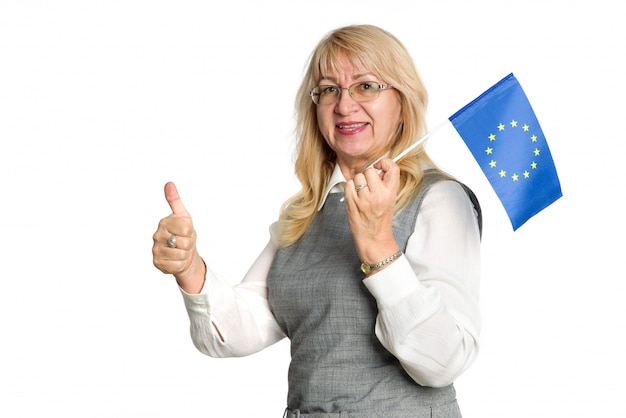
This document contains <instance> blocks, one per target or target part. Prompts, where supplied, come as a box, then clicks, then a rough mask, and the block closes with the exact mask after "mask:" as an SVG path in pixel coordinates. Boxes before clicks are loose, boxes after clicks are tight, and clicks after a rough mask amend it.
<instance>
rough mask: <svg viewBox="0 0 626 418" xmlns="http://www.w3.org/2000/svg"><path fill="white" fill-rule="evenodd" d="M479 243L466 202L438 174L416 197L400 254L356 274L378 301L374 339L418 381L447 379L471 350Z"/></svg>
mask: <svg viewBox="0 0 626 418" xmlns="http://www.w3.org/2000/svg"><path fill="white" fill-rule="evenodd" d="M479 247H480V236H479V232H478V227H477V224H476V217H475V213H474V209H473V207H472V204H471V202H470V201H469V199H468V198H467V195H466V194H465V192H464V191H463V189H462V188H461V186H460V185H458V184H457V183H456V182H450V181H448V182H442V183H439V184H437V185H435V186H433V187H432V188H431V190H430V191H429V192H428V193H427V194H426V196H425V198H424V201H423V202H422V207H421V210H420V213H419V216H418V218H417V224H416V227H415V232H414V233H413V235H412V236H411V237H410V239H409V242H408V244H407V249H406V252H405V257H401V258H400V259H398V260H396V261H395V262H394V263H392V264H391V265H390V266H388V267H387V268H385V269H383V270H381V271H379V272H377V273H375V274H373V275H371V276H370V277H368V278H366V279H365V280H364V284H365V285H366V286H367V288H368V289H369V290H370V292H371V293H372V294H373V295H374V297H375V298H376V300H377V303H378V309H379V314H378V317H377V321H376V335H377V337H378V339H379V340H380V341H381V343H382V344H383V346H385V348H387V349H388V350H389V351H390V352H391V353H393V354H394V355H395V356H396V357H397V358H398V359H399V360H400V362H401V363H402V365H403V367H404V368H405V370H406V371H407V373H408V374H409V375H410V376H411V377H412V378H413V379H414V380H415V381H416V382H418V383H420V384H422V385H426V386H434V387H441V386H446V385H448V384H450V383H452V382H453V381H454V380H455V379H456V378H457V377H458V376H459V375H460V374H461V373H462V372H463V371H464V370H466V369H467V368H468V367H469V366H470V365H471V363H472V362H473V361H474V359H475V357H476V354H477V350H478V333H479V330H480V314H479V310H478V287H479V280H480V248H479Z"/></svg>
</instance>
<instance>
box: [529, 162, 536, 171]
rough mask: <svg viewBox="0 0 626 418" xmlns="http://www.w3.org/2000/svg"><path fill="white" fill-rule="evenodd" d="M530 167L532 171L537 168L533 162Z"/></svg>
mask: <svg viewBox="0 0 626 418" xmlns="http://www.w3.org/2000/svg"><path fill="white" fill-rule="evenodd" d="M530 166H531V167H532V169H533V170H534V169H535V168H537V163H536V162H534V161H533V162H532V163H531V164H530Z"/></svg>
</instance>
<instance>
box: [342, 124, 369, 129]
mask: <svg viewBox="0 0 626 418" xmlns="http://www.w3.org/2000/svg"><path fill="white" fill-rule="evenodd" d="M363 125H365V124H364V123H352V124H350V125H339V127H340V128H341V129H355V128H358V127H360V126H363Z"/></svg>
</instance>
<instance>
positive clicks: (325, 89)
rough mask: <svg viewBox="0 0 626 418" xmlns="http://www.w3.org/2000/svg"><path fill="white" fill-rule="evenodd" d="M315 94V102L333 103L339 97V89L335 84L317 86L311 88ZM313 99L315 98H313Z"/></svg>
mask: <svg viewBox="0 0 626 418" xmlns="http://www.w3.org/2000/svg"><path fill="white" fill-rule="evenodd" d="M313 91H314V92H315V93H316V96H317V102H316V103H317V104H322V105H323V104H331V103H335V102H336V101H337V99H338V98H339V92H340V91H341V89H340V88H339V87H337V86H330V85H329V86H318V87H315V88H314V89H313ZM313 101H315V100H313Z"/></svg>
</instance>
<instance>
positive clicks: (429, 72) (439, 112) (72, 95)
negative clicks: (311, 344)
mask: <svg viewBox="0 0 626 418" xmlns="http://www.w3.org/2000/svg"><path fill="white" fill-rule="evenodd" d="M353 23H372V24H376V25H379V26H381V27H383V28H385V29H388V30H389V31H391V32H392V33H394V34H395V35H396V36H398V37H399V38H400V39H401V40H402V41H403V42H404V43H405V45H406V47H407V48H408V49H409V50H410V52H411V54H412V55H413V57H414V59H415V62H416V64H417V66H418V68H419V69H420V72H421V74H422V76H423V78H424V80H425V82H426V85H427V87H428V89H429V93H430V97H431V105H430V111H429V115H428V117H429V125H430V126H431V127H434V126H436V125H438V124H439V123H440V122H441V121H444V120H445V119H446V118H447V117H448V116H450V115H451V114H452V113H454V112H455V111H456V110H458V109H459V108H460V107H462V106H463V105H465V104H466V103H467V102H469V101H470V100H472V99H473V98H474V97H476V96H477V95H478V94H480V93H481V92H482V91H484V90H485V89H486V88H488V87H489V86H491V85H492V84H494V83H495V82H496V81H498V80H500V78H502V77H504V76H505V75H506V74H508V73H509V72H513V73H515V75H516V77H517V78H518V79H519V81H520V83H521V84H522V86H523V87H524V89H525V91H526V93H527V95H528V97H529V99H530V101H531V103H532V104H533V107H534V109H535V112H536V113H537V116H538V118H539V120H540V122H541V124H542V127H543V131H544V133H545V135H546V137H547V139H548V142H549V144H550V148H551V151H552V154H553V157H554V160H555V163H556V166H557V169H558V172H559V175H560V178H561V184H562V188H563V193H564V197H563V198H561V199H560V200H558V201H557V202H556V203H555V204H553V205H552V206H550V207H548V208H547V209H546V210H544V211H543V212H541V213H540V214H539V215H537V216H536V217H534V218H532V219H531V220H530V221H529V222H528V223H527V224H526V225H524V226H522V227H521V228H520V229H519V230H518V231H517V232H513V231H512V228H511V226H510V224H509V221H508V218H507V217H506V214H505V212H504V210H503V208H502V207H501V205H500V203H499V201H498V200H497V198H496V197H495V194H494V193H493V191H492V190H491V189H490V187H489V184H488V183H487V181H486V179H485V178H484V177H483V176H482V174H481V172H480V169H479V167H478V165H477V164H476V163H475V162H474V161H473V159H472V157H471V154H469V152H468V151H467V149H466V148H465V145H464V144H463V143H462V141H461V139H460V138H459V137H458V136H456V134H454V132H449V131H448V132H446V130H443V131H440V133H439V134H437V135H435V136H433V137H432V138H431V139H430V142H429V145H428V150H429V151H430V152H431V154H432V156H433V157H434V158H435V160H437V161H438V162H439V163H440V164H441V165H442V166H443V167H444V168H446V169H448V170H450V171H452V172H453V173H454V174H455V175H457V176H458V177H459V178H461V179H462V180H463V181H465V182H466V183H467V184H468V185H469V186H470V187H472V188H473V189H474V191H475V192H476V193H477V194H478V196H479V198H480V200H481V203H482V206H483V210H484V217H485V230H484V236H483V264H484V269H483V280H482V290H481V304H482V311H483V316H484V327H483V333H482V351H481V354H480V357H479V359H478V360H477V362H476V363H475V364H474V365H473V366H472V368H470V370H469V371H467V372H466V374H464V375H463V376H462V377H461V378H460V379H459V380H458V382H457V391H458V398H459V402H460V404H461V407H462V410H463V412H464V416H466V417H470V418H471V417H481V418H482V417H498V418H501V417H529V416H532V417H555V416H558V417H617V416H623V413H624V412H623V411H624V409H625V408H624V405H623V403H624V401H623V399H624V390H625V389H626V386H625V384H624V376H623V375H624V372H625V371H626V370H625V362H624V353H625V352H626V347H625V346H624V345H625V344H624V338H623V337H622V334H623V332H624V330H625V328H626V327H625V326H624V318H625V314H626V308H625V302H624V296H625V293H626V285H625V284H624V280H625V279H626V275H625V274H624V269H623V260H624V256H626V251H625V249H626V244H625V242H624V232H626V227H625V221H624V214H623V211H621V210H620V209H619V205H620V204H621V202H623V197H622V196H621V195H622V194H623V191H624V185H623V176H624V167H623V161H624V158H623V155H622V153H623V151H624V146H623V142H624V133H623V132H624V131H623V125H624V122H623V121H624V98H625V97H626V89H625V83H624V74H625V73H626V66H625V64H624V59H623V57H624V41H625V40H626V30H625V29H624V28H625V26H624V24H623V14H622V12H621V7H620V6H619V2H618V1H608V0H594V1H571V0H570V1H554V0H552V1H550V0H548V1H523V2H522V1H520V2H513V1H496V0H493V1H486V0H481V1H451V0H444V1H436V2H435V1H429V2H427V1H407V0H399V1H395V0H386V1H365V0H354V1H339V0H332V1H327V0H316V1H310V2H304V1H293V0H292V1H253V0H249V1H214V2H210V1H205V2H202V1H187V0H179V1H173V0H160V1H147V0H144V1H137V0H124V1H121V0H114V1H89V0H85V1H78V0H74V1H71V0H70V1H43V0H42V1H29V0H15V1H6V0H4V1H2V0H0V145H1V147H0V181H1V184H0V186H1V191H0V257H1V269H0V275H1V276H0V335H1V341H2V343H0V385H1V386H0V416H2V417H11V418H13V417H82V418H84V417H151V418H156V417H192V416H194V417H198V416H204V417H239V416H251V417H279V416H281V415H282V411H283V408H284V406H285V400H286V371H287V366H288V361H289V347H288V343H287V342H286V341H283V342H281V343H279V344H277V345H275V346H273V347H270V348H269V349H267V350H265V351H264V352H262V353H259V354H256V355H253V356H250V357H247V358H241V359H211V358H208V357H205V356H203V355H202V354H200V353H199V352H197V351H196V350H195V348H194V347H193V345H192V343H191V340H190V338H189V334H188V320H187V316H186V313H185V310H184V307H183V302H182V298H181V296H180V294H179V291H178V289H177V288H176V286H175V284H174V281H173V280H172V278H171V277H167V276H164V275H162V274H161V273H160V272H158V271H157V270H156V269H155V268H154V267H153V266H152V259H151V245H152V234H153V233H154V231H155V230H156V226H157V223H158V221H159V219H160V218H162V217H164V216H166V215H168V213H169V209H168V206H167V204H166V202H165V200H164V198H163V185H164V184H165V182H166V181H169V180H173V181H175V182H176V183H177V185H178V187H179V191H180V193H181V196H182V198H183V201H184V202H185V204H186V206H187V208H188V209H189V211H190V212H191V213H192V215H194V222H195V226H196V228H197V231H198V234H199V237H200V241H199V247H200V250H201V253H202V254H203V256H204V257H205V258H206V260H207V261H208V263H209V264H210V265H211V266H212V268H213V269H214V270H216V271H218V272H219V273H221V274H223V275H225V276H227V277H229V280H232V282H233V283H236V282H237V281H239V280H240V279H241V277H242V276H243V274H244V273H245V272H246V270H247V268H248V266H249V265H250V264H251V263H252V261H253V260H254V258H255V257H256V255H257V254H258V252H260V250H261V249H262V247H263V246H264V244H265V242H266V240H267V239H268V233H267V228H268V226H269V224H270V223H271V222H272V221H273V220H275V218H276V217H277V215H278V210H279V206H280V204H281V203H282V202H283V201H284V200H285V199H286V198H287V197H288V196H289V195H291V194H292V193H293V192H295V190H296V187H297V185H296V182H295V180H294V177H293V169H292V159H291V158H292V150H293V146H292V135H291V133H292V130H293V127H294V124H293V117H292V115H293V102H294V97H295V92H296V89H297V87H298V84H299V82H300V79H301V76H302V74H303V71H304V67H305V63H306V60H307V58H308V56H309V54H310V52H311V51H312V49H313V48H314V46H315V44H316V43H317V41H318V40H319V39H320V38H321V37H322V36H323V35H324V34H325V33H326V32H328V31H329V30H331V29H334V28H336V27H338V26H342V25H345V24H353Z"/></svg>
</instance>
